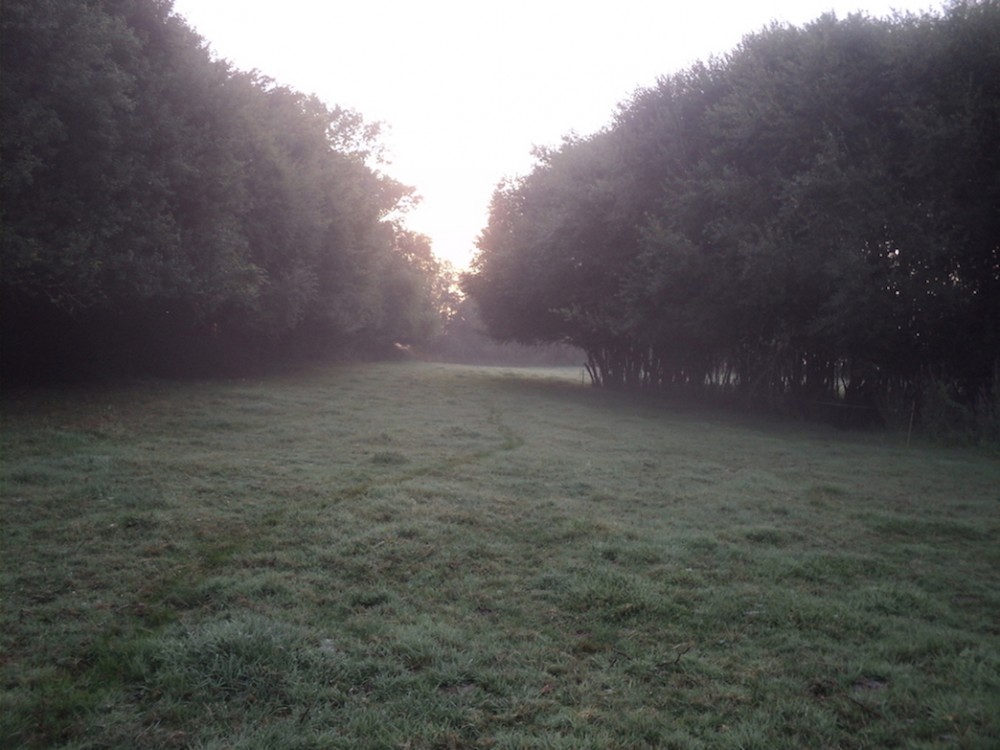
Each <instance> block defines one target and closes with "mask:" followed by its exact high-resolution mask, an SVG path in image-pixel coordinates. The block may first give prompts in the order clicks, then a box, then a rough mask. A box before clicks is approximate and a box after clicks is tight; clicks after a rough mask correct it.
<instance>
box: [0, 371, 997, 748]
mask: <svg viewBox="0 0 1000 750" xmlns="http://www.w3.org/2000/svg"><path fill="white" fill-rule="evenodd" d="M580 383H581V373H580V371H579V369H567V370H516V369H510V368H474V367H466V366H445V365H434V364H425V363H413V362H409V363H395V364H378V365H370V364H364V365H345V366H339V367H335V368H328V369H322V370H316V371H313V372H311V373H309V374H305V375H295V376H286V377H282V378H272V379H268V380H265V381H248V380H243V381H212V382H197V383H190V382H189V383H162V382H143V383H137V384H133V385H130V386H127V387H117V388H105V389H101V388H87V389H76V390H61V391H55V390H52V391H22V392H7V393H5V394H4V402H3V424H2V443H0V449H2V455H3V463H2V475H3V484H2V487H3V493H2V511H3V519H4V522H3V524H2V527H0V534H2V537H0V554H2V557H3V564H2V567H0V575H2V591H3V607H2V623H0V639H2V640H0V643H2V653H3V659H2V661H0V674H2V683H0V684H2V688H0V690H2V692H0V744H2V745H3V746H4V747H26V748H36V747H37V748H41V747H46V748H49V747H66V748H91V747H133V748H170V747H176V748H186V747H192V748H193V747H197V748H222V747H238V748H268V749H269V750H273V749H275V748H292V747H295V748H352V749H353V748H410V749H413V750H415V749H416V748H543V747H544V748H575V749H577V748H595V749H596V748H601V749H602V750H603V749H605V748H642V747H650V748H654V747H655V748H669V747H677V748H769V749H773V748H796V749H797V748H803V747H814V748H819V747H825V748H875V747H879V748H882V747H907V748H931V747H962V748H987V747H996V746H997V745H998V744H1000V723H998V720H997V717H998V716H1000V629H998V625H997V623H1000V545H998V544H997V539H998V529H1000V491H998V487H1000V461H997V460H996V458H995V457H993V456H990V455H987V454H985V453H983V452H976V451H972V450H965V449H942V448H935V447H928V446H925V445H918V444H914V445H912V446H911V447H910V448H907V447H906V446H905V436H904V437H903V438H899V437H897V436H894V435H891V434H885V433H878V434H872V433H864V434H859V433H853V432H842V431H835V430H833V429H829V428H824V427H816V426H802V425H798V424H789V423H787V422H777V421H757V420H751V419H749V418H742V417H739V416H733V415H731V414H723V413H717V412H706V411H704V410H696V409H694V408H691V407H687V406H684V405H679V404H672V403H669V402H666V401H662V400H653V399H650V398H639V397H635V396H629V395H625V394H616V393H611V392H607V391H601V390H599V389H593V388H584V387H582V386H581V385H580Z"/></svg>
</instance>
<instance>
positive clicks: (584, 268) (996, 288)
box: [464, 0, 1000, 418]
mask: <svg viewBox="0 0 1000 750" xmlns="http://www.w3.org/2000/svg"><path fill="white" fill-rule="evenodd" d="M464 287H465V289H466V291H467V292H468V293H469V295H470V296H471V297H472V298H473V299H474V300H475V301H476V302H477V303H478V305H479V307H480V309H481V312H482V316H483V319H484V321H485V323H486V324H487V326H488V328H489V330H490V331H491V333H492V334H493V335H494V336H496V337H498V338H501V339H504V340H518V341H523V342H531V341H565V342H570V343H573V344H575V345H577V346H580V347H582V348H583V349H585V350H586V352H587V355H588V360H589V361H588V368H589V370H590V373H591V376H592V378H593V379H594V381H595V382H596V383H598V384H602V385H607V386H626V385H636V386H642V387H649V388H658V389H664V388H673V389H683V390H686V391H689V392H697V393H701V394H724V395H728V396H729V397H732V398H736V399H739V400H740V401H741V402H742V403H750V404H758V405H766V406H777V405H780V406H782V407H783V408H789V407H794V408H798V409H802V410H807V411H808V410H812V411H820V412H822V411H823V410H824V409H826V410H829V408H832V407H839V408H837V409H835V410H834V411H835V413H837V414H838V415H843V414H848V413H850V414H856V415H858V416H862V415H864V417H865V418H870V417H872V416H873V415H874V414H876V413H878V414H881V415H882V416H883V417H884V416H886V415H887V414H888V413H889V412H891V411H892V409H894V408H895V409H903V408H906V407H905V405H909V404H912V403H914V402H915V399H917V398H918V396H919V394H920V393H921V392H922V391H923V390H924V389H925V388H926V387H927V385H928V384H929V383H931V382H934V383H937V384H943V385H944V387H946V389H947V391H948V394H949V398H951V399H953V400H954V401H955V402H956V403H961V404H966V405H974V404H976V403H986V402H993V403H995V402H996V401H995V399H996V398H997V391H998V388H1000V382H998V378H1000V333H998V329H1000V3H997V2H996V0H981V1H980V2H972V1H971V0H970V1H960V2H954V3H953V4H952V5H951V6H949V8H948V9H947V10H946V11H944V12H943V13H941V14H927V15H921V16H913V15H906V16H896V17H893V18H890V19H872V18H869V17H867V16H864V15H852V16H849V17H847V18H845V19H838V18H836V17H835V16H833V15H827V16H824V17H821V18H819V19H818V20H816V21H814V22H813V23H810V24H808V25H806V26H804V27H792V26H784V25H774V26H772V27H770V28H766V29H763V30H761V31H760V32H758V33H754V34H750V35H748V36H747V37H745V38H744V39H743V41H742V43H741V44H740V45H739V46H738V47H737V48H736V49H735V50H733V51H732V52H731V53H730V54H728V55H726V56H725V57H722V58H719V59H713V60H710V61H708V62H705V63H700V64H697V65H695V66H692V67H691V68H689V69H687V70H684V71H682V72H679V73H676V74H674V75H670V76H667V77H664V78H662V79H660V80H659V81H658V83H657V85H656V86H654V87H652V88H649V89H646V90H641V91H639V92H637V93H636V94H635V95H634V96H633V97H632V98H631V99H630V100H628V101H626V102H625V103H623V104H622V105H621V106H620V108H619V110H618V111H617V113H616V115H615V117H614V119H613V121H612V122H611V123H610V124H609V125H608V126H607V127H606V128H604V129H603V130H601V131H600V132H597V133H595V134H593V135H591V136H588V137H573V138H568V139H566V140H565V141H564V142H563V143H562V144H561V145H560V146H558V147H556V148H552V149H543V150H539V152H538V153H537V163H536V166H535V168H534V169H533V170H532V171H531V172H530V173H529V174H528V175H526V176H523V177H520V178H518V179H512V180H509V181H507V182H506V183H504V184H502V185H501V186H499V187H498V189H497V190H496V193H495V195H494V198H493V203H492V207H491V212H490V219H489V224H488V226H487V227H486V229H485V230H484V231H483V233H482V235H481V237H480V240H479V253H478V255H477V257H476V259H475V261H474V265H473V270H472V272H471V273H470V274H468V275H467V276H466V277H465V280H464ZM848 407H854V409H853V410H852V409H850V408H848Z"/></svg>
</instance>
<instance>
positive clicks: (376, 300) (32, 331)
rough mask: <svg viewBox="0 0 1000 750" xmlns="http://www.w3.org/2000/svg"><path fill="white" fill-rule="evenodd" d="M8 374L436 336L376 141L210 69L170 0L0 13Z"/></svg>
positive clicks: (427, 266)
mask: <svg viewBox="0 0 1000 750" xmlns="http://www.w3.org/2000/svg"><path fill="white" fill-rule="evenodd" d="M0 33H2V44H0V71H2V73H0V117H2V126H0V158H2V165H3V167H2V175H0V232H2V234H0V237H2V243H3V244H2V256H0V258H2V260H0V305H2V316H0V342H2V358H0V367H2V372H3V376H4V377H5V378H7V379H10V378H34V377H38V376H51V375H54V374H67V373H74V372H79V371H81V370H107V371H112V372H122V371H125V372H135V371H152V372H163V373H173V372H196V371H197V372H217V371H220V370H222V371H225V370H232V369H238V368H243V367H246V366H250V365H253V364H255V363H260V362H262V361H266V360H268V359H278V358H287V357H291V356H295V355H296V354H298V353H302V352H307V351H309V352H316V351H336V350H342V349H344V348H346V347H352V346H359V345H363V346H365V347H368V348H372V347H375V348H378V347H385V346H389V345H391V344H392V343H393V342H403V343H408V342H413V341H417V340H421V339H422V338H424V337H426V336H427V335H428V334H429V333H430V332H431V331H432V329H433V327H434V326H435V325H436V324H437V323H436V321H437V320H438V311H437V303H436V301H435V300H436V296H437V295H439V294H440V293H441V288H440V287H441V282H440V280H439V278H438V277H439V273H438V271H439V267H438V263H437V261H436V260H435V259H434V256H433V255H432V254H431V248H430V244H429V241H428V239H427V238H426V237H423V236H421V235H417V234H414V233H413V232H410V231H408V230H406V229H405V228H404V227H403V226H402V224H401V221H400V217H401V216H402V215H403V213H404V212H405V210H406V208H407V207H408V206H409V205H411V204H412V203H413V201H414V200H415V198H414V195H413V190H412V188H409V187H407V186H404V185H402V184H400V183H398V182H396V181H395V180H393V179H391V178H390V177H388V176H387V175H386V174H384V173H383V172H382V171H381V169H382V166H383V165H382V162H381V161H380V159H381V150H380V146H379V128H378V126H377V125H376V124H372V123H369V122H366V121H365V120H364V119H363V118H362V117H361V116H360V115H359V114H358V113H356V112H353V111H350V110H346V109H343V108H339V107H335V106H334V107H331V106H328V105H326V104H325V103H323V102H321V101H320V100H319V99H317V98H316V97H314V96H307V95H305V94H303V93H301V92H298V91H295V90H293V89H291V88H289V87H286V86H280V85H277V84H275V83H274V82H273V81H271V80H269V79H268V78H266V77H265V76H263V75H261V74H260V73H258V72H256V71H254V72H245V71H240V70H237V69H235V68H234V67H233V66H232V65H231V64H230V63H228V62H227V61H225V60H220V59H216V58H215V57H214V56H213V55H211V54H210V52H209V50H208V47H207V44H206V42H205V41H204V40H203V39H202V38H201V37H200V36H198V35H197V34H196V33H195V32H194V31H193V30H192V29H191V28H190V27H189V26H188V25H187V24H186V22H185V21H184V20H183V19H182V18H180V17H179V16H177V15H175V14H174V13H173V9H172V2H171V0H89V1H88V2H76V1H73V2H69V1H67V0H5V2H4V3H3V7H2V16H0Z"/></svg>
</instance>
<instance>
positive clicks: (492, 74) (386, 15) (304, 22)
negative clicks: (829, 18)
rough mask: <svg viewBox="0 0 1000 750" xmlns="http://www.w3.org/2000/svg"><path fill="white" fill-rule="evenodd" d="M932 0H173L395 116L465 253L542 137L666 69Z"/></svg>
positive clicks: (374, 114) (441, 225)
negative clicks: (747, 38)
mask: <svg viewBox="0 0 1000 750" xmlns="http://www.w3.org/2000/svg"><path fill="white" fill-rule="evenodd" d="M940 7H941V3H940V2H930V1H929V0H885V1H883V0H769V1H765V2H746V1H740V0H729V1H728V2H720V1H719V0H685V1H684V2H679V1H677V0H615V2H614V4H613V5H612V4H611V3H608V2H600V3H598V2H594V3H584V2H580V0H505V1H504V2H491V3H482V2H478V1H477V0H464V1H462V0H352V1H351V2H317V1H316V0H174V9H175V11H176V12H177V13H178V14H180V15H182V16H184V17H185V18H186V19H187V20H188V22H189V23H190V25H191V26H193V27H194V28H195V29H196V30H197V31H198V33H199V34H201V36H203V37H204V38H205V39H206V40H208V42H209V43H210V45H211V47H212V50H213V51H214V53H215V54H216V55H217V56H218V57H223V58H226V59H228V60H230V61H231V62H232V63H233V64H234V65H235V66H236V67H238V68H240V69H243V70H249V69H253V68H256V69H258V70H259V71H260V72H261V73H263V74H264V75H267V76H269V77H271V78H273V79H275V80H276V81H277V82H278V83H281V84H287V85H290V86H292V87H293V88H295V89H298V90H299V91H303V92H305V93H314V94H316V95H318V96H319V97H320V98H321V99H322V100H323V101H325V102H326V103H327V104H330V105H334V104H339V105H341V106H344V107H349V108H352V109H355V110H357V111H358V112H360V113H361V114H362V115H363V116H364V117H365V119H366V120H377V121H382V122H384V123H385V125H386V126H387V127H386V130H385V132H384V134H383V143H384V144H385V145H386V146H387V149H388V157H389V160H390V161H391V164H390V165H389V166H387V167H385V168H384V169H385V171H386V172H387V173H388V174H390V175H391V176H393V177H394V178H396V179H397V180H399V181H401V182H403V183H404V184H407V185H412V186H414V187H415V188H416V189H417V191H418V193H419V194H420V195H421V196H422V202H421V204H420V205H419V207H418V208H416V209H415V210H414V211H412V212H411V213H410V215H409V216H408V218H407V220H406V224H407V226H409V227H410V228H411V229H413V230H415V231H418V232H423V233H424V234H427V235H428V236H430V237H431V240H432V242H433V246H434V251H435V253H436V254H437V255H438V256H439V257H441V258H444V259H447V260H450V261H451V262H453V263H455V264H456V265H457V266H459V267H463V266H465V265H466V264H467V263H468V261H469V260H470V259H471V257H472V254H473V252H474V248H475V239H476V237H477V236H478V234H479V232H480V231H481V230H482V228H483V227H484V226H485V224H486V220H487V212H488V206H489V200H490V196H491V195H492V193H493V189H494V187H496V185H497V183H498V182H499V181H500V180H501V179H503V178H504V177H505V176H511V175H515V174H523V173H525V172H527V171H528V170H529V169H530V167H531V164H532V159H531V157H530V151H531V148H532V146H534V145H554V144H557V143H559V141H560V139H561V138H562V136H563V135H565V134H567V133H569V132H571V131H575V132H577V133H580V134H586V133H591V132H593V131H595V130H597V129H599V128H601V127H602V126H604V125H606V124H608V123H609V122H610V120H611V117H612V114H613V112H614V110H615V107H616V105H617V104H618V103H619V102H621V101H623V100H625V99H627V98H628V97H629V96H630V94H631V93H632V92H634V91H635V90H636V89H637V88H640V87H646V86H650V85H652V84H653V83H655V81H656V79H657V77H658V76H661V75H666V74H669V73H673V72H676V71H679V70H681V69H683V68H686V67H688V66H689V65H691V64H692V63H694V62H695V61H697V60H706V59H708V58H709V57H711V56H713V55H723V54H725V53H726V52H728V51H729V50H731V49H733V48H734V47H735V46H736V45H737V44H738V43H739V42H740V39H741V38H742V37H743V36H744V34H747V33H750V32H752V31H757V30H760V29H761V28H762V27H764V26H766V25H767V24H769V23H770V22H771V21H779V22H787V23H793V24H796V25H801V24H803V23H807V22H808V21H810V20H813V19H815V18H817V17H818V16H820V15H822V14H823V13H824V12H827V11H833V12H835V13H836V14H837V16H838V17H841V18H842V17H846V16H847V15H848V14H850V13H852V12H856V11H858V10H862V11H863V12H865V13H867V14H868V15H870V16H873V17H882V16H886V15H889V14H891V12H892V11H893V9H898V10H901V11H912V12H920V11H925V10H929V9H932V10H938V9H940Z"/></svg>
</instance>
